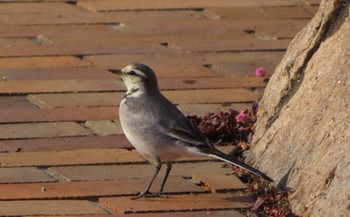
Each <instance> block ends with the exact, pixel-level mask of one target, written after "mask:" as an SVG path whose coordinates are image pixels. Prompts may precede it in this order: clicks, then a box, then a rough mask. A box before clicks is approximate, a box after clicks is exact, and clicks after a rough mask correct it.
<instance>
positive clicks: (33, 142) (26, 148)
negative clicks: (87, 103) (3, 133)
mask: <svg viewBox="0 0 350 217" xmlns="http://www.w3.org/2000/svg"><path fill="white" fill-rule="evenodd" d="M0 145H1V147H2V148H3V149H4V150H7V151H9V152H17V151H19V150H20V152H37V151H39V152H42V151H70V150H79V149H96V148H99V149H103V148H106V149H112V148H129V149H130V148H132V147H133V146H132V145H131V144H130V142H129V141H128V140H127V139H126V138H125V136H124V135H113V136H74V137H61V138H41V139H24V140H2V141H0Z"/></svg>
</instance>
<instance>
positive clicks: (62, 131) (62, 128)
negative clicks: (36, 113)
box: [0, 122, 92, 139]
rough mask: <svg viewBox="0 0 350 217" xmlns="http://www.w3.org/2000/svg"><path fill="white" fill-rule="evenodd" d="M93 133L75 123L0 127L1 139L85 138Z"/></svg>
mask: <svg viewBox="0 0 350 217" xmlns="http://www.w3.org/2000/svg"><path fill="white" fill-rule="evenodd" d="M91 134H92V133H91V132H90V131H88V130H87V129H85V128H84V127H82V126H81V125H79V124H77V123H74V122H58V123H25V124H2V125H0V138H1V139H19V138H46V137H63V136H83V135H86V136H87V135H91Z"/></svg>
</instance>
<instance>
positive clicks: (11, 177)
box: [0, 167, 55, 184]
mask: <svg viewBox="0 0 350 217" xmlns="http://www.w3.org/2000/svg"><path fill="white" fill-rule="evenodd" d="M54 181H55V180H54V179H53V178H51V177H49V176H48V175H46V174H44V172H43V171H42V170H39V169H37V168H34V167H22V168H1V173H0V183H1V184H4V183H26V182H54Z"/></svg>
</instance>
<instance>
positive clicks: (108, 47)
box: [0, 39, 166, 57]
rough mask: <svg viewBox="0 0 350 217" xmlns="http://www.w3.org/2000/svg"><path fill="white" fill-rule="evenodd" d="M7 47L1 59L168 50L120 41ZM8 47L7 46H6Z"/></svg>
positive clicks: (145, 44) (154, 44)
mask: <svg viewBox="0 0 350 217" xmlns="http://www.w3.org/2000/svg"><path fill="white" fill-rule="evenodd" d="M11 43H16V46H11V45H9V47H7V48H6V49H2V50H0V57H18V56H48V55H60V56H62V55H63V56H66V55H91V54H95V55H96V54H113V53H152V52H161V51H162V50H166V48H165V47H163V46H162V45H160V44H157V43H138V42H135V41H134V42H131V41H130V40H129V42H121V41H118V40H114V41H106V42H105V41H104V40H103V39H101V40H98V41H97V40H95V43H93V44H86V42H85V41H84V40H80V43H76V44H63V45H62V44H61V45H55V44H51V45H43V46H41V45H39V44H34V43H29V42H27V43H26V44H24V45H23V46H18V44H17V42H16V41H12V42H11ZM6 46H7V45H6Z"/></svg>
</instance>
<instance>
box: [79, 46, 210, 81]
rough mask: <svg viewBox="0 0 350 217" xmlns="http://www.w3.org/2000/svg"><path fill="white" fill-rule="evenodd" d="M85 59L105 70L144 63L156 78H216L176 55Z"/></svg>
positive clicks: (201, 67)
mask: <svg viewBox="0 0 350 217" xmlns="http://www.w3.org/2000/svg"><path fill="white" fill-rule="evenodd" d="M86 59H87V60H89V61H91V62H93V63H94V64H96V65H97V66H99V67H105V68H107V67H108V68H123V67H125V66H126V65H127V64H130V63H135V62H140V63H144V64H146V65H149V66H150V67H151V68H152V69H153V70H154V71H155V73H156V75H157V77H158V78H163V77H169V78H176V77H213V76H216V75H215V73H213V72H212V71H210V70H209V69H207V68H206V67H203V66H201V65H200V64H196V63H194V62H193V59H192V58H187V57H183V56H182V55H180V54H177V53H169V52H164V53H159V54H132V55H131V54H121V55H100V56H87V57H86Z"/></svg>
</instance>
